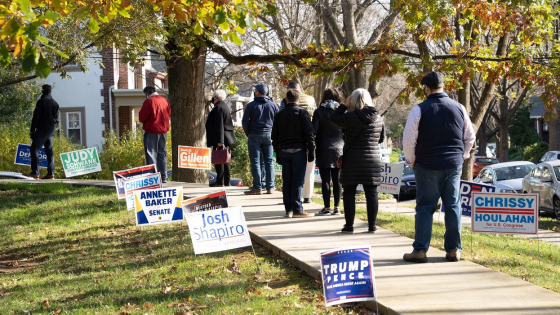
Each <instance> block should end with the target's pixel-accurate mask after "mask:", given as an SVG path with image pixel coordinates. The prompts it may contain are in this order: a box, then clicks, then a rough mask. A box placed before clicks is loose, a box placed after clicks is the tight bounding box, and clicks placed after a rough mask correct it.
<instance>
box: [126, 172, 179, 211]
mask: <svg viewBox="0 0 560 315" xmlns="http://www.w3.org/2000/svg"><path fill="white" fill-rule="evenodd" d="M123 185H124V191H125V194H126V209H127V210H134V209H135V208H134V206H135V202H134V192H135V191H138V190H145V189H156V188H161V175H160V173H155V174H147V175H142V176H137V177H133V178H129V179H125V180H124V182H123ZM181 200H182V199H181Z"/></svg>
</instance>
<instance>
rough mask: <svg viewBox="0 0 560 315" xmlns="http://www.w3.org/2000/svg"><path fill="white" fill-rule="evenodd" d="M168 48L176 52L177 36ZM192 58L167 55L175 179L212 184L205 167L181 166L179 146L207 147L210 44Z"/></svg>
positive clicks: (171, 51) (196, 52) (199, 48)
mask: <svg viewBox="0 0 560 315" xmlns="http://www.w3.org/2000/svg"><path fill="white" fill-rule="evenodd" d="M166 49H167V51H168V52H170V53H172V54H173V53H174V52H176V45H175V42H174V40H173V39H168V44H167V45H166ZM191 56H192V57H191V58H185V57H182V56H171V57H167V58H166V64H167V68H168V78H169V103H170V104H171V143H172V146H173V180H174V181H180V182H188V183H208V174H207V172H206V171H205V170H193V169H186V168H178V163H177V162H178V150H179V149H178V146H179V145H187V146H193V147H206V135H205V133H206V129H205V126H204V125H205V122H206V115H205V112H204V107H205V99H204V66H205V64H206V45H203V44H201V45H200V46H199V47H197V48H195V49H194V50H193V51H192V55H191Z"/></svg>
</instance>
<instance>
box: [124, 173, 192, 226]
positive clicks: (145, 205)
mask: <svg viewBox="0 0 560 315" xmlns="http://www.w3.org/2000/svg"><path fill="white" fill-rule="evenodd" d="M158 175H159V173H158ZM182 201H183V187H168V188H160V189H149V190H139V191H135V192H134V203H135V208H136V226H142V225H151V224H162V223H172V222H178V221H183V220H184V219H183V208H182V207H181V202H182Z"/></svg>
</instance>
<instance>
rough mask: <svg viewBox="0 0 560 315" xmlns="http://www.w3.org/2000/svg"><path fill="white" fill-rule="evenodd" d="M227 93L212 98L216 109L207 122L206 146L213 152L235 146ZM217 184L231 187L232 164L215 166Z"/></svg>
mask: <svg viewBox="0 0 560 315" xmlns="http://www.w3.org/2000/svg"><path fill="white" fill-rule="evenodd" d="M226 96H227V93H226V91H225V90H216V91H215V92H214V96H213V97H212V103H213V104H214V108H212V110H211V111H210V113H209V114H208V119H207V120H206V145H207V146H209V147H212V149H213V150H216V149H218V148H219V149H220V150H227V148H228V147H229V146H231V145H233V144H234V143H235V142H236V140H235V134H234V132H233V121H232V120H231V109H230V107H229V106H228V105H227V104H226V103H225V102H224V99H225V98H226ZM214 167H215V168H216V184H215V186H218V187H220V186H229V182H230V164H215V165H214Z"/></svg>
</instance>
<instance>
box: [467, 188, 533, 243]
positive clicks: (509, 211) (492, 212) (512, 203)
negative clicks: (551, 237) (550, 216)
mask: <svg viewBox="0 0 560 315" xmlns="http://www.w3.org/2000/svg"><path fill="white" fill-rule="evenodd" d="M472 198H473V204H472V205H473V208H472V217H471V221H472V225H471V226H472V231H473V232H481V233H506V234H537V232H538V224H539V222H538V221H539V216H538V214H539V195H538V194H504V193H481V192H474V193H473V196H472Z"/></svg>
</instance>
